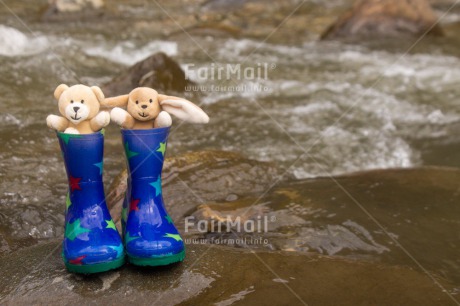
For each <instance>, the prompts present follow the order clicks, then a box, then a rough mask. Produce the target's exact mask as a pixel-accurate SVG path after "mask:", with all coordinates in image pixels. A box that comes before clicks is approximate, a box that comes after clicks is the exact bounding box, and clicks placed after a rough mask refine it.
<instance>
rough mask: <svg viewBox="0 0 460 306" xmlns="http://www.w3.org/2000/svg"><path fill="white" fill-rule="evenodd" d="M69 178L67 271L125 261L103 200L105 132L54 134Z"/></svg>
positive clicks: (91, 269)
mask: <svg viewBox="0 0 460 306" xmlns="http://www.w3.org/2000/svg"><path fill="white" fill-rule="evenodd" d="M57 135H58V138H59V144H60V146H61V150H62V156H63V158H64V163H65V167H66V171H67V177H68V181H69V193H68V194H67V199H66V214H65V235H64V242H63V245H62V257H63V259H64V262H65V265H66V267H67V269H68V270H69V271H70V272H76V273H85V274H90V273H97V272H103V271H108V270H111V269H115V268H118V267H120V266H121V265H123V264H124V262H125V254H124V249H123V244H122V241H121V237H120V235H119V233H118V231H117V228H116V227H115V224H114V222H113V220H112V217H111V216H110V213H109V210H108V209H107V204H106V202H105V194H104V186H103V182H102V167H103V161H102V159H103V151H104V135H103V133H102V132H97V133H93V134H80V135H74V134H65V133H60V132H58V133H57Z"/></svg>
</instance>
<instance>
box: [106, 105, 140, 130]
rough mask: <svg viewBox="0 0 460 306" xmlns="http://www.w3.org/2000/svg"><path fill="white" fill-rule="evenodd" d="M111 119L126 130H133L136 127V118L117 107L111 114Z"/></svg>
mask: <svg viewBox="0 0 460 306" xmlns="http://www.w3.org/2000/svg"><path fill="white" fill-rule="evenodd" d="M110 118H111V119H112V121H113V122H115V123H116V124H118V125H119V126H121V127H122V128H124V129H132V128H133V127H134V123H135V121H134V118H133V116H131V115H130V114H128V112H127V111H125V110H124V109H121V108H119V107H115V108H114V109H112V111H111V112H110Z"/></svg>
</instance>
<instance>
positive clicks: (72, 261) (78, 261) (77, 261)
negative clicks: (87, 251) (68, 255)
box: [69, 255, 86, 265]
mask: <svg viewBox="0 0 460 306" xmlns="http://www.w3.org/2000/svg"><path fill="white" fill-rule="evenodd" d="M85 257H86V255H82V256H79V257H77V258H75V259H69V264H71V265H82V264H83V262H82V260H83V259H84V258H85Z"/></svg>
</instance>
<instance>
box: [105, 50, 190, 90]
mask: <svg viewBox="0 0 460 306" xmlns="http://www.w3.org/2000/svg"><path fill="white" fill-rule="evenodd" d="M191 84H193V83H192V82H190V81H189V80H187V79H186V76H185V72H184V71H183V70H182V68H181V67H180V66H179V64H177V63H176V62H175V61H174V60H173V59H172V58H170V57H169V56H167V55H166V54H165V53H163V52H158V53H155V54H153V55H151V56H149V57H148V58H146V59H144V60H142V61H140V62H138V63H136V64H134V65H133V66H131V67H130V68H129V69H128V70H127V71H125V72H123V73H121V74H120V75H119V76H117V77H115V78H114V79H113V80H111V81H110V82H108V83H107V84H105V85H103V86H102V91H103V92H104V94H105V95H106V96H107V97H109V96H116V95H122V94H126V93H129V92H130V91H131V90H133V89H134V88H136V87H151V88H154V89H155V90H157V91H159V92H170V91H171V90H173V91H176V92H183V91H184V90H185V87H186V86H187V85H191Z"/></svg>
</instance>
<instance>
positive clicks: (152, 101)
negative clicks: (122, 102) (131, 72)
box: [127, 87, 161, 121]
mask: <svg viewBox="0 0 460 306" xmlns="http://www.w3.org/2000/svg"><path fill="white" fill-rule="evenodd" d="M127 111H128V113H129V114H130V115H131V116H133V117H134V118H135V119H136V120H139V121H148V120H153V119H155V118H156V117H157V116H158V114H159V113H160V111H161V108H160V104H159V103H158V92H157V91H156V90H154V89H152V88H148V87H139V88H136V89H134V90H133V91H131V93H130V94H129V98H128V106H127Z"/></svg>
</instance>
